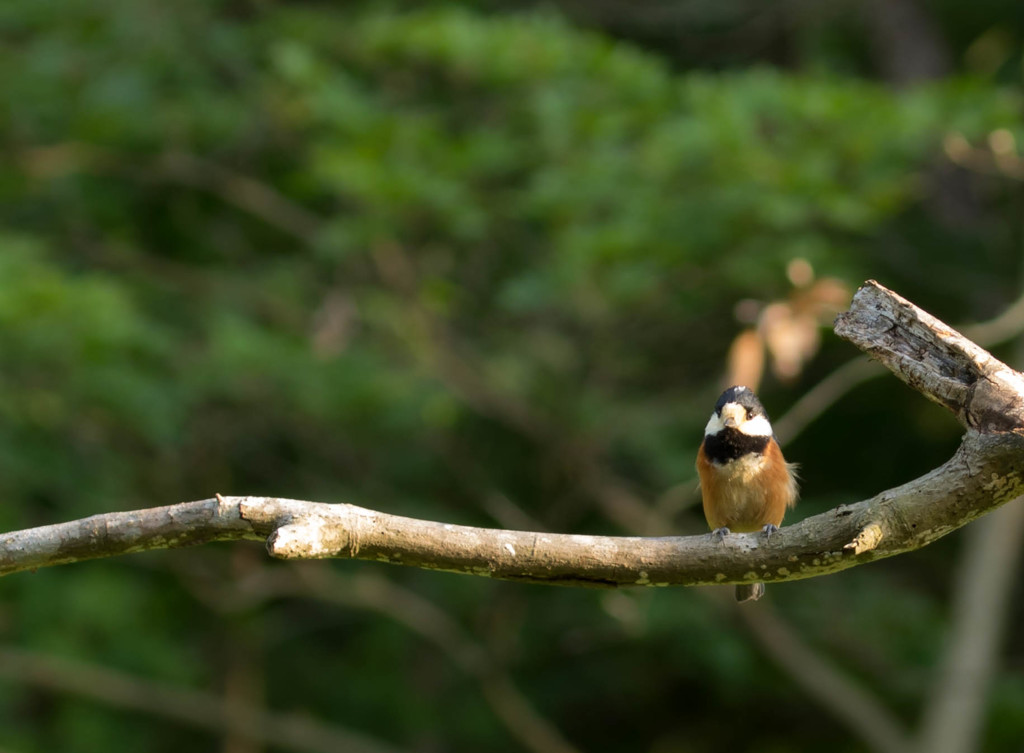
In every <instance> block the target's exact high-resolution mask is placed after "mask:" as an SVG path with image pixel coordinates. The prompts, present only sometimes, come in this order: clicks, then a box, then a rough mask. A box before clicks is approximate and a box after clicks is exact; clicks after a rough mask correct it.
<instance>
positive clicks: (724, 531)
mask: <svg viewBox="0 0 1024 753" xmlns="http://www.w3.org/2000/svg"><path fill="white" fill-rule="evenodd" d="M730 533H732V531H730V530H729V529H728V528H726V527H725V526H722V527H721V528H716V529H715V530H713V531H712V532H711V538H713V539H716V540H718V541H723V540H724V539H725V537H726V536H727V535H728V534H730Z"/></svg>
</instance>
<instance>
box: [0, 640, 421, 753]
mask: <svg viewBox="0 0 1024 753" xmlns="http://www.w3.org/2000/svg"><path fill="white" fill-rule="evenodd" d="M0 676H2V677H6V678H7V679H10V680H17V681H18V682H20V683H27V684H30V685H35V686H36V687H41V688H47V689H48V690H52V691H55V692H58V693H72V694H74V695H79V696H83V697H85V698H92V699H94V700H97V701H102V702H103V703H106V704H109V705H111V706H115V707H118V708H123V709H133V710H136V711H144V712H146V713H148V714H154V715H156V716H163V717H165V718H167V719H173V720H174V721H176V722H180V723H182V724H189V725H192V726H194V727H200V728H203V729H209V730H214V731H218V732H230V733H232V734H234V735H238V736H240V737H245V738H247V739H250V740H254V741H256V742H260V743H263V744H265V745H274V746H280V747H283V748H287V749H289V750H297V751H309V752H310V753H337V751H339V750H343V751H346V753H399V751H401V750H402V749H401V748H399V747H397V746H394V745H391V744H389V743H386V742H383V741H379V740H375V739H373V738H371V737H369V736H366V735H362V734H359V733H356V732H350V731H347V730H343V729H340V728H338V727H337V726H334V725H331V726H328V725H326V724H323V723H321V722H317V721H315V720H313V719H310V718H309V717H308V716H306V715H299V714H280V713H270V712H266V711H262V710H257V709H253V708H250V707H243V706H238V705H234V704H232V705H230V706H229V704H227V703H226V702H225V701H224V700H223V699H222V698H220V697H219V696H217V695H215V694H213V693H207V692H203V691H197V690H183V689H175V688H171V687H168V686H166V685H161V684H158V683H155V682H152V681H150V680H143V679H140V678H138V677H133V676H132V675H129V674H127V673H125V672H119V671H116V670H112V669H108V668H105V667H100V666H97V665H95V664H89V663H86V662H82V661H76V660H71V659H62V658H58V657H56V656H52V655H47V654H40V653H35V652H32V651H25V650H22V649H16V648H13V647H10V646H7V647H0Z"/></svg>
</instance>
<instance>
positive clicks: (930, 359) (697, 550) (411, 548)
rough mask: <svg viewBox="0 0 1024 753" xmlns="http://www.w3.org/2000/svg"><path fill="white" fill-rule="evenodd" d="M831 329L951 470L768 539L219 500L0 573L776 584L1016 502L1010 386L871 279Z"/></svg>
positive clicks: (874, 554) (66, 544) (125, 526)
mask: <svg viewBox="0 0 1024 753" xmlns="http://www.w3.org/2000/svg"><path fill="white" fill-rule="evenodd" d="M836 332H837V333H838V334H839V335H840V336H841V337H845V338H847V339H849V340H851V341H852V342H854V343H855V344H856V345H858V346H859V347H861V348H862V349H864V350H866V351H867V352H868V353H869V354H871V355H872V356H874V357H875V358H877V359H878V360H880V361H881V362H882V363H883V364H884V365H886V366H887V367H888V368H890V369H891V370H892V371H894V373H896V375H897V376H899V377H900V378H901V379H903V380H904V381H906V382H907V383H908V384H910V385H911V386H913V387H914V388H915V389H917V390H918V391H920V392H922V393H923V394H924V395H925V396H927V397H929V398H930V399H932V400H935V401H936V402H938V403H940V404H941V405H944V406H946V407H947V408H949V409H950V410H952V411H953V412H954V413H955V414H956V415H957V417H958V418H959V419H960V420H961V422H962V423H964V425H965V426H967V427H968V431H967V434H966V436H965V437H964V441H963V443H962V445H961V446H960V448H959V449H958V450H957V452H956V454H955V455H954V456H953V458H952V459H950V460H949V461H948V462H947V463H945V464H944V465H942V466H941V467H939V468H937V469H935V470H934V471H932V472H930V473H928V474H926V475H925V476H922V477H921V478H919V479H916V480H914V481H911V482H909V483H907V484H904V485H903V486H901V487H898V488H896V489H890V490H888V491H885V492H882V493H880V494H878V495H877V496H875V497H873V498H872V499H869V500H865V501H863V502H858V503H856V504H852V505H842V506H840V507H838V508H836V509H834V510H831V511H829V512H827V513H823V514H821V515H816V516H814V517H812V518H807V519H805V520H803V521H801V522H800V523H797V524H795V525H792V526H787V527H786V528H784V529H783V530H782V531H780V532H779V533H777V534H775V535H773V536H772V537H771V539H770V540H766V539H765V538H764V537H763V536H761V535H759V534H735V535H733V536H730V537H729V538H727V539H726V540H725V541H724V542H718V541H715V540H713V539H712V538H711V537H710V536H709V535H703V536H683V537H662V538H644V537H619V536H581V535H572V534H552V533H540V532H528V531H506V530H496V529H487V528H475V527H470V526H458V525H452V524H447V523H437V522H432V521H425V520H416V519H413V518H405V517H400V516H397V515H389V514H386V513H382V512H376V511H373V510H368V509H365V508H361V507H356V506H354V505H349V504H338V505H327V504H321V503H315V502H302V501H296V500H287V499H278V498H271V497H220V496H218V497H217V498H216V499H209V500H203V501H199V502H186V503H183V504H179V505H172V506H169V507H160V508H153V509H149V510H139V511H134V512H120V513H107V514H104V515H97V516H93V517H91V518H86V519H84V520H80V521H73V522H70V523H61V524H58V525H53V526H45V527H42V528H35V529H30V530H25V531H18V532H14V533H8V534H4V535H0V575H6V574H10V573H15V572H19V571H22V570H28V569H33V568H38V567H46V566H50V565H57V564H63V563H68V562H75V561H79V560H84V559H92V558H96V557H108V556H114V555H118V554H128V553H131V552H137V551H143V550H148V549H166V548H171V547H180V546H188V545H192V544H199V543H205V542H208V541H220V540H237V539H265V540H266V542H267V548H268V550H269V551H270V554H271V555H273V556H275V557H280V558H284V559H322V558H328V557H337V558H349V559H368V560H377V561H381V562H388V563H392V564H402V565H408V566H413V567H420V568H425V569H432V570H445V571H450V572H458V573H466V574H471V575H482V576H487V577H492V578H499V579H503V580H514V581H521V582H529V583H541V584H549V585H572V586H595V587H616V586H655V585H659V586H668V585H689V586H692V585H713V584H719V583H741V582H745V581H754V580H757V581H784V580H796V579H799V578H808V577H813V576H818V575H825V574H828V573H833V572H837V571H839V570H843V569H846V568H848V567H853V566H855V565H859V564H863V563H865V562H870V561H872V560H875V559H880V558H882V557H890V556H893V555H896V554H901V553H903V552H908V551H913V550H915V549H918V548H920V547H923V546H925V545H927V544H929V543H931V542H932V541H935V540H936V539H938V538H940V537H941V536H944V535H945V534H947V533H949V532H950V531H953V530H955V529H957V528H959V527H961V526H963V525H965V524H966V523H969V522H970V521H972V520H974V519H975V518H977V517H979V516H980V515H983V514H985V513H986V512H989V511H991V510H993V509H995V508H997V507H999V506H1000V505H1002V504H1004V503H1006V502H1008V501H1010V500H1011V499H1013V498H1015V497H1016V496H1018V495H1020V494H1021V493H1022V491H1024V483H1022V471H1024V378H1022V377H1021V375H1020V374H1018V373H1017V372H1015V371H1013V370H1012V369H1010V368H1009V367H1008V366H1006V365H1005V364H1003V363H1001V362H999V361H998V360H996V359H995V358H994V357H993V356H991V355H990V354H989V353H987V352H986V351H984V350H983V349H982V348H980V347H979V346H977V345H975V344H974V343H972V342H971V341H969V340H967V339H966V338H964V337H963V336H962V335H960V334H958V333H957V332H955V331H954V330H952V329H950V328H949V327H948V326H946V325H945V324H943V323H942V322H940V321H939V320H937V319H935V318H934V317H932V316H931V315H930V314H927V313H925V312H924V311H921V310H920V309H919V308H917V307H916V306H914V305H913V304H911V303H909V302H908V301H906V300H904V299H903V298H900V297H899V296H898V295H896V294H894V293H892V292H891V291H889V290H886V289H885V288H883V287H882V286H880V285H878V284H877V283H874V282H869V283H867V284H866V285H865V286H864V287H862V288H861V289H860V290H859V291H858V293H857V295H856V296H855V297H854V301H853V304H852V306H851V309H850V311H849V312H847V313H846V314H843V315H841V316H840V317H839V318H838V319H837V321H836Z"/></svg>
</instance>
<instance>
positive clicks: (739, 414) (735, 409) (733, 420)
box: [722, 403, 746, 429]
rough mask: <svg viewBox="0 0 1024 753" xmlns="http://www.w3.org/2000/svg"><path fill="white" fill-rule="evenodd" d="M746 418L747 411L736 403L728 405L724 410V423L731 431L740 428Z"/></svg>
mask: <svg viewBox="0 0 1024 753" xmlns="http://www.w3.org/2000/svg"><path fill="white" fill-rule="evenodd" d="M745 417H746V409H745V408H743V407H742V406H740V405H736V404H735V403H726V405H725V406H723V408H722V423H723V424H724V425H725V426H726V427H727V428H729V429H737V428H739V425H740V423H742V421H743V419H744V418H745Z"/></svg>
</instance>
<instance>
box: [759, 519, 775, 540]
mask: <svg viewBox="0 0 1024 753" xmlns="http://www.w3.org/2000/svg"><path fill="white" fill-rule="evenodd" d="M778 532H779V527H778V526H777V525H775V524H774V523H767V524H765V527H764V528H762V529H761V533H763V534H764V537H765V539H766V540H768V541H771V540H772V534H773V533H778Z"/></svg>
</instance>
